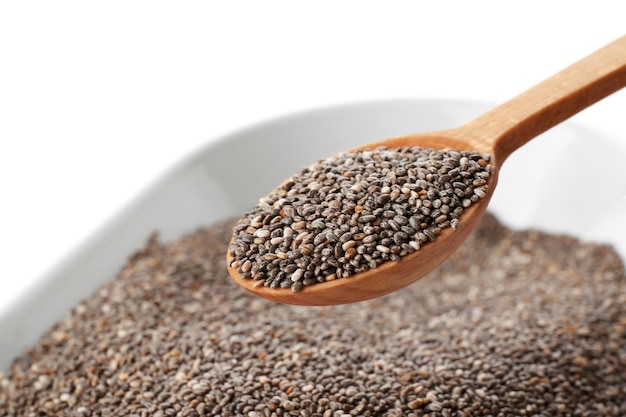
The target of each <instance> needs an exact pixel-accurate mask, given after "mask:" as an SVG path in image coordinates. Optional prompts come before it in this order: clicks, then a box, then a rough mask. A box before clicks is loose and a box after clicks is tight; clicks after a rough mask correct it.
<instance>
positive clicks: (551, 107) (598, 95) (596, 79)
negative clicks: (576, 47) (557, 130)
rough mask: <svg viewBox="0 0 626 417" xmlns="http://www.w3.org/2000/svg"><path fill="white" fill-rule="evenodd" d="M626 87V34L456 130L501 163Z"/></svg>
mask: <svg viewBox="0 0 626 417" xmlns="http://www.w3.org/2000/svg"><path fill="white" fill-rule="evenodd" d="M624 86H626V36H623V37H621V38H619V39H617V40H615V41H613V42H612V43H610V44H608V45H606V46H605V47H603V48H601V49H599V50H597V51H596V52H594V53H592V54H591V55H589V56H587V57H586V58H583V59H582V60H580V61H578V62H576V63H574V64H573V65H571V66H569V67H567V68H565V69H564V70H562V71H561V72H559V73H557V74H555V75H554V76H552V77H550V78H548V79H546V80H545V81H543V82H541V83H539V84H537V85H536V86H534V87H532V88H530V89H529V90H527V91H525V92H524V93H522V94H520V95H518V96H516V97H514V98H513V99H511V100H509V101H507V102H505V103H503V104H501V105H500V106H497V107H495V108H494V109H492V110H491V111H489V112H487V113H485V114H483V115H482V116H479V117H478V118H476V119H474V120H472V121H470V122H469V123H467V124H465V125H463V126H461V127H460V128H457V129H455V132H454V134H455V135H456V136H458V137H459V138H464V139H466V140H467V139H469V140H471V141H472V142H473V143H474V144H476V148H477V149H484V150H486V151H490V152H492V153H493V155H494V157H495V158H496V159H497V160H498V161H499V163H502V162H504V160H505V159H506V158H507V157H508V156H509V155H510V154H511V153H512V152H513V151H515V150H516V149H518V148H519V147H521V146H522V145H524V144H525V143H526V142H528V141H530V140H531V139H532V138H534V137H536V136H537V135H539V134H541V133H543V132H544V131H546V130H548V129H550V128H551V127H553V126H555V125H557V124H559V123H561V122H562V121H564V120H566V119H568V118H570V117H571V116H573V115H574V114H576V113H578V112H579V111H581V110H583V109H584V108H586V107H589V106H591V105H592V104H594V103H595V102H596V101H598V100H600V99H602V98H604V97H606V96H608V95H610V94H612V93H614V92H615V91H617V90H619V89H621V88H622V87H624Z"/></svg>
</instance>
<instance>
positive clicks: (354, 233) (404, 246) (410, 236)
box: [229, 146, 491, 292]
mask: <svg viewBox="0 0 626 417" xmlns="http://www.w3.org/2000/svg"><path fill="white" fill-rule="evenodd" d="M490 172H491V165H490V164H489V155H480V154H478V153H475V152H470V151H456V150H452V149H443V150H441V149H437V150H436V149H429V148H421V147H415V146H414V147H400V148H394V149H387V148H385V147H380V148H376V149H373V150H363V151H358V152H346V153H342V154H339V155H336V156H332V157H330V158H328V159H325V160H321V161H318V162H317V163H316V164H314V165H312V166H310V167H307V168H304V169H302V170H301V171H299V172H298V173H296V174H295V175H294V176H293V177H292V178H291V179H290V180H289V181H287V182H285V183H284V184H282V185H281V186H280V187H279V188H277V189H276V190H274V191H273V192H272V193H271V194H269V195H268V196H267V197H264V198H263V199H261V201H260V202H259V204H257V206H255V207H254V208H253V209H252V210H250V211H249V212H248V213H246V214H245V215H244V216H243V218H242V219H241V220H240V221H239V222H238V224H237V225H236V227H235V228H234V231H233V244H232V245H231V247H230V249H229V259H231V260H230V266H231V267H232V268H235V269H236V270H237V271H238V272H239V274H240V276H241V277H242V278H244V279H246V278H250V279H254V280H257V281H259V285H261V284H262V285H265V286H268V287H270V288H291V289H292V291H293V292H298V291H299V290H301V289H302V288H303V287H305V286H309V285H313V284H316V283H319V282H326V281H332V280H335V279H337V278H346V277H348V276H350V275H352V274H355V273H359V272H363V271H365V270H367V269H371V268H376V267H377V266H378V265H380V264H381V263H383V262H386V261H394V260H398V259H399V258H400V257H402V256H404V255H407V254H409V253H413V252H415V251H416V250H419V248H420V247H421V246H422V245H423V244H425V243H427V242H429V241H433V240H435V239H436V238H437V236H438V235H439V234H440V233H441V230H442V229H443V228H447V227H451V228H452V229H456V228H457V227H458V225H459V221H460V218H459V217H460V216H461V214H462V213H463V210H464V209H465V208H467V207H469V206H470V205H471V204H473V203H475V202H477V201H478V200H479V199H481V198H484V197H485V196H486V194H487V189H488V180H489V176H490Z"/></svg>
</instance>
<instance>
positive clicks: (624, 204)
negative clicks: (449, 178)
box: [0, 99, 626, 370]
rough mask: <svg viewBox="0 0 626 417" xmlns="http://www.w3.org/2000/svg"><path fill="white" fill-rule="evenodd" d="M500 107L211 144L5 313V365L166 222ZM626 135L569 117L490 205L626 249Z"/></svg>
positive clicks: (314, 121) (0, 340) (171, 232)
mask: <svg viewBox="0 0 626 417" xmlns="http://www.w3.org/2000/svg"><path fill="white" fill-rule="evenodd" d="M490 107H491V106H490V105H487V104H485V103H476V102H467V101H453V100H426V99H423V100H396V101H379V102H370V103H360V104H350V105H341V106H336V107H331V108H324V109H318V110H312V111H309V112H304V113H299V114H295V115H290V116H286V117H283V118H279V119H276V120H271V121H268V122H266V123H262V124H259V125H255V126H251V127H248V128H245V129H242V130H239V131H237V132H234V133H232V134H230V135H226V136H224V137H222V138H219V139H218V140H216V141H212V142H210V144H209V145H207V146H206V147H205V148H204V149H201V150H199V151H198V152H195V153H194V154H192V155H190V156H189V157H187V158H186V159H184V160H183V161H181V162H180V163H178V164H177V165H176V166H175V167H174V168H172V169H171V170H170V171H169V172H167V173H166V174H165V175H163V176H162V177H161V178H158V179H157V180H155V182H154V183H153V184H152V186H151V187H149V189H147V190H146V191H145V192H143V193H142V194H141V195H139V196H138V197H137V198H136V199H134V201H131V202H129V204H128V205H127V207H126V208H125V209H124V210H123V211H122V212H121V213H120V214H119V215H117V216H116V217H115V218H113V219H111V220H110V221H109V222H108V224H107V225H106V227H103V228H102V229H101V230H100V231H99V232H98V233H96V234H95V235H94V236H92V237H91V238H90V239H89V240H87V241H86V242H84V244H83V245H82V246H81V248H80V250H78V251H77V252H75V253H72V254H70V255H69V256H67V257H66V258H65V259H64V260H63V261H62V262H61V263H60V264H59V266H58V267H56V268H55V269H54V270H52V271H50V272H49V273H48V274H46V275H45V276H43V277H41V279H40V280H39V281H38V282H37V285H36V286H35V287H34V288H33V289H32V291H30V292H28V293H27V294H25V295H24V296H23V297H22V298H20V299H18V300H15V302H14V303H13V304H12V305H11V306H10V307H9V308H8V309H7V310H5V311H4V312H2V313H1V315H0V370H4V369H6V368H7V367H8V366H9V364H10V362H11V361H12V359H13V358H14V357H16V356H17V355H19V354H20V353H21V352H22V351H23V349H24V348H25V347H26V346H28V345H30V344H33V343H35V342H36V341H37V339H38V337H39V336H40V335H41V334H42V333H43V332H44V331H45V330H46V329H48V328H49V327H50V326H51V325H52V324H53V323H54V322H56V321H57V320H59V319H60V318H62V316H63V315H64V314H65V313H66V312H67V311H68V310H69V309H70V308H71V307H73V306H74V305H76V304H77V303H78V302H79V301H80V300H81V299H82V298H84V297H86V296H87V295H89V294H90V293H92V292H93V291H94V290H95V289H96V288H98V286H99V285H100V284H101V283H102V282H103V281H105V280H107V279H111V278H114V277H115V275H116V274H117V272H118V271H119V269H120V268H121V266H122V265H123V263H124V262H125V260H126V258H127V257H128V256H129V255H131V254H132V253H133V252H134V251H135V250H136V249H137V248H138V247H139V246H140V245H142V244H143V243H144V242H145V240H146V239H147V237H148V235H149V234H150V233H151V232H152V231H154V230H159V231H160V233H161V237H162V239H164V240H169V239H173V238H176V237H178V236H180V235H181V234H183V233H185V232H189V231H192V230H193V229H194V228H196V227H198V226H201V225H208V224H211V223H213V222H215V221H217V220H219V219H224V218H227V217H231V216H237V215H240V214H241V213H242V212H243V211H245V210H247V209H249V208H250V207H251V206H252V205H254V204H255V203H256V201H257V200H258V198H259V197H261V196H262V195H264V194H266V193H267V192H268V191H270V190H271V189H272V188H273V186H275V185H276V184H278V183H279V182H280V181H282V180H283V179H284V178H286V177H287V176H289V175H290V174H292V173H293V172H295V171H296V169H297V168H299V167H301V166H303V165H306V164H309V163H311V162H313V161H315V160H317V159H319V158H323V157H325V156H328V155H330V154H333V153H335V152H337V151H341V150H345V149H347V148H350V147H353V146H356V145H359V144H362V143H367V142H371V141H374V140H379V139H384V138H387V137H391V136H398V135H403V134H407V133H412V132H424V131H430V130H435V129H443V128H448V127H454V126H457V125H460V124H462V123H465V122H467V121H469V120H471V119H472V118H474V117H475V116H478V115H479V114H481V113H482V112H484V111H486V110H488V109H489V108H490ZM625 160H626V144H620V143H619V142H618V141H617V140H616V139H615V138H612V137H610V136H607V135H606V134H603V133H601V132H597V131H594V130H590V129H586V128H584V127H581V126H577V125H576V124H573V123H565V124H563V125H561V126H558V127H556V128H554V129H552V130H550V131H549V132H547V133H545V134H544V135H542V136H541V137H540V138H537V139H536V140H534V141H532V142H531V143H529V144H528V145H526V146H525V147H523V148H522V149H521V150H519V151H518V152H516V153H515V154H514V155H513V156H511V158H510V159H509V160H508V161H507V162H506V163H505V165H504V167H503V170H502V172H501V177H500V183H499V185H498V189H497V190H496V192H495V195H494V198H493V200H492V202H491V206H490V207H491V208H490V210H491V211H492V212H493V213H495V214H496V215H497V216H498V217H499V218H500V219H501V220H503V221H504V222H505V223H506V224H508V225H509V226H512V227H515V228H522V227H536V228H540V229H543V230H547V231H553V232H564V233H569V234H571V235H575V236H579V237H581V238H584V239H587V240H595V241H602V242H607V243H611V244H614V245H615V246H616V247H617V248H618V249H619V251H620V253H621V255H622V258H626V256H625V254H626V233H624V231H626V197H625V196H626V175H625V174H624V168H623V167H624V165H623V164H624V162H623V161H625Z"/></svg>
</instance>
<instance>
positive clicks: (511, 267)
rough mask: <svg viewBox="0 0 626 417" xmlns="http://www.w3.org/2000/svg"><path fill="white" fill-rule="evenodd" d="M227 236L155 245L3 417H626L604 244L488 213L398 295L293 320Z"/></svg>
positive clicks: (75, 312) (29, 365)
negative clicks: (263, 290) (247, 275)
mask: <svg viewBox="0 0 626 417" xmlns="http://www.w3.org/2000/svg"><path fill="white" fill-rule="evenodd" d="M233 225H234V222H228V223H221V224H217V225H214V226H212V227H210V228H205V229H201V230H197V231H195V232H194V233H191V234H189V235H187V236H185V237H182V238H180V239H178V240H175V241H172V242H169V243H161V242H159V240H158V239H157V238H156V237H153V238H151V239H150V240H149V241H148V242H147V243H146V245H145V246H144V247H143V248H141V249H140V250H138V251H137V253H135V254H134V255H133V256H132V257H130V258H129V260H128V263H127V265H126V266H125V267H124V268H123V270H122V271H121V272H120V274H119V275H118V276H117V277H116V278H115V279H113V280H111V281H109V282H107V283H105V284H103V285H102V287H101V288H100V289H99V290H98V291H96V292H95V293H94V294H93V295H92V296H90V297H88V298H86V299H85V300H84V301H82V302H81V303H80V304H78V305H77V306H75V307H74V308H73V309H72V310H71V311H70V312H69V313H68V315H67V316H66V317H65V318H64V319H63V320H61V321H60V322H59V323H57V324H56V325H55V326H53V327H52V328H50V329H49V330H48V331H47V332H46V333H45V334H44V335H43V336H42V338H41V339H40V340H39V341H38V342H37V343H36V344H35V345H34V346H32V347H30V348H29V349H28V350H27V351H25V352H24V354H23V355H22V356H21V357H19V358H17V359H16V360H15V361H14V363H13V364H12V365H11V367H10V369H9V370H8V371H7V372H6V373H4V374H2V373H0V416H12V417H13V416H15V417H17V416H19V417H22V416H26V417H30V416H52V415H54V416H68V417H69V416H72V417H76V416H79V417H82V416H187V417H189V416H194V417H197V416H248V417H258V416H262V417H287V416H309V417H339V416H365V417H368V416H370V417H375V416H394V417H400V416H407V417H424V416H431V417H434V416H452V417H456V416H494V417H497V416H582V417H592V416H593V417H595V416H624V415H626V319H625V318H626V274H625V272H624V266H623V263H622V260H621V259H620V258H619V256H618V255H617V254H616V253H615V252H614V251H613V250H612V249H611V248H610V247H608V246H604V245H598V244H591V243H584V242H581V241H578V240H576V239H574V238H571V237H567V236H562V235H550V234H546V233H540V232H537V231H533V230H529V231H512V230H509V229H507V228H505V227H503V226H502V225H500V224H499V223H498V222H497V221H496V219H495V218H493V217H492V216H491V215H489V214H488V215H486V217H485V218H484V219H483V220H482V222H481V223H480V224H479V225H478V227H477V229H476V230H475V232H474V233H473V234H472V235H471V236H470V238H469V239H468V241H467V244H465V245H463V246H462V247H461V248H460V249H459V250H458V251H457V252H455V254H453V255H452V257H451V258H450V260H449V261H448V262H446V263H445V264H444V265H443V266H442V267H440V268H439V269H437V270H436V271H434V272H433V273H432V274H430V275H429V276H428V277H426V278H424V280H422V281H420V282H418V283H416V284H414V285H411V286H409V287H407V288H405V289H404V290H402V291H399V292H396V293H394V294H390V295H388V296H386V297H382V298H379V299H376V300H372V301H367V302H363V303H358V304H351V305H341V306H331V307H297V306H288V305H283V304H277V303H272V302H269V301H267V300H265V299H261V298H259V297H256V296H254V295H252V294H248V293H247V292H245V291H242V290H241V288H240V287H238V286H237V285H236V283H234V282H233V281H232V280H231V279H229V277H228V272H227V271H226V268H225V262H224V259H225V255H226V251H227V246H228V240H229V238H230V234H231V231H232V226H233ZM85 278H86V279H88V278H89V277H85ZM34 308H36V307H34Z"/></svg>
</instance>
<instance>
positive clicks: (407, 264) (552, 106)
mask: <svg viewBox="0 0 626 417" xmlns="http://www.w3.org/2000/svg"><path fill="white" fill-rule="evenodd" d="M625 85H626V36H624V37H621V38H619V39H618V40H616V41H614V42H612V43H610V44H609V45H607V46H605V47H603V48H601V49H600V50H598V51H596V52H594V53H593V54H591V55H589V56H588V57H586V58H584V59H582V60H581V61H578V62H576V63H575V64H573V65H571V66H570V67H568V68H566V69H564V70H563V71H561V72H559V73H557V74H556V75H554V76H552V77H551V78H548V79H547V80H545V81H543V82H541V83H540V84H538V85H536V86H535V87H532V88H531V89H529V90H527V91H526V92H524V93H522V94H520V95H519V96H517V97H515V98H513V99H512V100H509V101H507V102H505V103H504V104H502V105H500V106H498V107H496V108H494V109H492V110H491V111H489V112H487V113H485V114H483V115H482V116H480V117H478V118H476V119H474V120H472V121H470V122H469V123H467V124H465V125H462V126H460V127H457V128H453V129H448V130H441V131H435V132H429V133H420V134H411V135H408V136H402V137H396V138H391V139H386V140H382V141H379V142H375V143H370V144H367V145H363V146H360V147H358V148H355V149H353V150H352V151H355V150H360V149H366V148H370V149H373V148H375V147H377V146H386V147H388V148H396V147H400V146H419V147H422V148H435V149H443V148H453V149H456V150H470V151H477V152H479V153H481V154H486V153H488V154H490V155H491V164H492V168H493V170H492V172H491V177H490V179H489V189H488V191H487V195H486V197H485V198H483V199H481V200H479V201H478V202H477V203H474V204H472V205H471V206H470V207H468V208H467V209H465V211H464V212H463V213H462V215H461V217H460V220H461V222H460V227H459V228H457V229H456V230H453V229H451V228H446V229H444V230H443V231H442V233H441V234H440V235H439V236H438V237H437V239H436V240H435V241H433V242H429V243H427V244H424V245H423V246H422V247H421V248H420V249H419V250H418V251H415V252H413V253H411V254H409V255H406V256H403V257H402V258H400V260H398V261H388V262H385V263H383V264H381V265H379V266H378V267H377V268H374V269H369V270H367V271H365V272H361V273H358V274H355V275H352V276H350V277H347V278H339V279H336V280H334V281H329V282H325V283H318V284H314V285H311V286H308V287H305V288H303V289H302V290H301V291H299V292H296V293H294V292H292V291H291V290H290V289H272V288H269V287H265V286H255V283H256V281H254V280H252V279H242V278H241V277H240V276H239V273H238V272H237V270H236V269H234V268H231V267H229V273H230V275H231V277H232V278H233V279H234V280H235V282H237V284H239V285H240V286H242V287H243V288H245V289H246V290H248V291H250V292H252V293H253V294H256V295H258V296H261V297H264V298H267V299H269V300H274V301H278V302H282V303H287V304H299V305H332V304H346V303H352V302H357V301H362V300H366V299H371V298H375V297H379V296H382V295H385V294H388V293H391V292H393V291H396V290H398V289H400V288H402V287H404V286H406V285H409V284H411V283H413V282H415V281H417V280H419V279H420V278H422V277H424V276H425V275H426V274H428V273H429V272H431V271H432V270H433V269H435V268H436V267H437V266H439V265H440V264H441V263H442V262H444V261H445V260H446V259H447V258H448V257H449V256H450V255H451V254H452V253H453V252H454V251H456V250H457V249H458V248H459V247H460V246H461V244H463V242H464V241H465V239H466V238H467V237H468V236H469V234H470V233H471V232H472V230H473V229H474V228H475V227H476V225H477V224H478V223H479V221H480V219H481V217H482V216H483V214H484V213H485V210H486V209H487V205H488V203H489V200H490V198H491V196H492V194H493V191H494V189H495V188H496V184H497V181H498V172H499V170H500V167H501V166H502V164H503V163H504V161H505V160H506V159H507V157H508V156H509V155H510V154H511V153H512V152H513V151H515V150H517V149H518V148H519V147H521V146H522V145H524V144H525V143H526V142H528V141H530V140H531V139H533V138H535V137H536V136H538V135H539V134H541V133H542V132H544V131H546V130H548V129H549V128H551V127H553V126H555V125H557V124H559V123H561V122H562V121H564V120H566V119H568V118H569V117H571V116H573V115H574V114H576V113H577V112H579V111H580V110H583V109H584V108H586V107H588V106H590V105H592V104H593V103H595V102H596V101H598V100H600V99H602V98H604V97H606V96H608V95H610V94H611V93H613V92H615V91H617V90H619V89H621V88H622V87H624V86H625ZM528 169H533V167H528ZM228 264H229V265H230V259H228Z"/></svg>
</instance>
